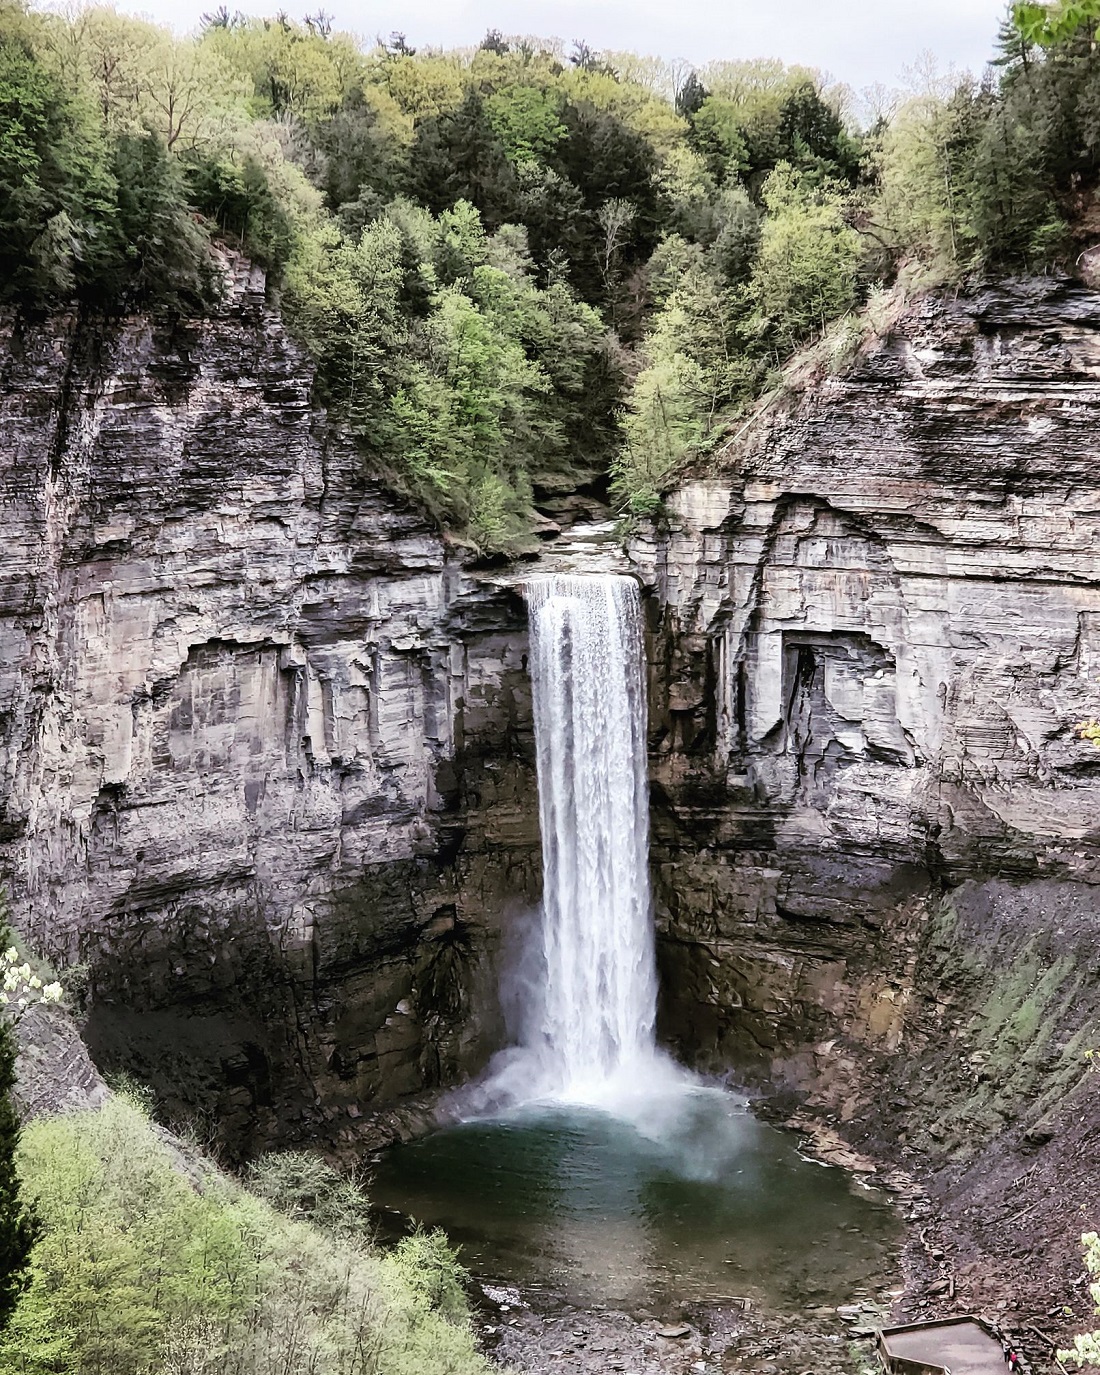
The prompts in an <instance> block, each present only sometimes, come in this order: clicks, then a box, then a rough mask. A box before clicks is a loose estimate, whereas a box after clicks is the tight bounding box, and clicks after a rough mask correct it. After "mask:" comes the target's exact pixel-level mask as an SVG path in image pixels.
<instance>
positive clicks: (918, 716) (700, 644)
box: [0, 264, 1100, 1298]
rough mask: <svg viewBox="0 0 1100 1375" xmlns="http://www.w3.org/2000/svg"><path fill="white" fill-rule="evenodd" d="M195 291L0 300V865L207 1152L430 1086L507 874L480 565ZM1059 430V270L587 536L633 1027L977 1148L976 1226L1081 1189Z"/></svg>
mask: <svg viewBox="0 0 1100 1375" xmlns="http://www.w3.org/2000/svg"><path fill="white" fill-rule="evenodd" d="M235 271H236V276H235V280H234V284H233V290H232V291H231V293H230V295H229V297H228V299H227V302H226V305H225V307H224V309H223V310H222V311H221V312H220V313H219V314H218V315H217V316H215V317H213V318H211V319H210V320H208V321H206V322H204V323H201V324H198V323H196V324H187V325H177V326H174V327H169V326H157V325H155V324H151V323H150V322H149V321H148V320H130V321H125V322H121V323H116V324H115V325H113V326H110V327H108V326H107V325H105V324H104V323H103V322H101V321H93V320H82V319H79V318H68V319H54V320H52V321H49V322H41V321H40V322H35V323H33V324H32V323H28V322H26V321H20V320H7V321H5V322H4V326H3V332H2V336H0V409H2V418H0V493H2V496H3V503H4V505H3V526H2V528H3V531H4V534H5V539H4V542H3V545H2V546H0V761H2V772H0V779H2V784H0V786H2V794H3V796H2V805H3V811H2V816H0V847H2V854H0V858H2V861H3V865H4V874H5V880H6V883H7V886H8V892H9V896H10V903H11V906H12V909H13V915H14V918H15V920H16V923H17V925H18V926H19V927H20V929H21V930H23V931H24V932H25V933H26V934H27V935H28V937H29V938H30V940H31V942H32V944H33V945H35V946H36V947H37V948H39V949H41V950H42V951H43V952H44V953H45V954H46V955H47V956H49V957H50V958H51V959H52V960H54V961H55V962H56V963H57V964H58V965H59V966H70V967H72V966H75V967H76V968H75V970H71V973H70V981H71V984H72V986H73V987H74V988H77V987H79V986H80V984H81V983H82V982H83V984H84V985H85V993H84V999H85V1004H86V1023H85V1032H86V1038H87V1040H88V1043H89V1045H90V1046H91V1049H92V1051H93V1054H94V1056H95V1058H96V1060H97V1062H98V1064H99V1065H100V1066H101V1067H102V1068H105V1069H108V1070H109V1069H112V1068H126V1069H129V1070H130V1071H131V1072H133V1073H134V1074H135V1075H136V1076H137V1077H138V1078H139V1079H141V1080H144V1081H146V1082H149V1083H151V1084H152V1085H153V1087H154V1089H155V1090H156V1092H157V1094H158V1096H159V1097H160V1099H161V1101H162V1103H163V1105H164V1107H165V1108H166V1109H167V1111H168V1113H169V1114H170V1115H171V1116H173V1117H176V1118H183V1117H188V1116H190V1117H193V1118H194V1117H198V1118H199V1120H200V1126H201V1123H202V1119H203V1117H204V1116H205V1115H209V1117H210V1120H211V1122H216V1123H217V1132H218V1134H219V1136H220V1139H221V1140H222V1142H223V1144H224V1145H226V1146H227V1148H228V1149H229V1151H230V1152H231V1153H232V1154H237V1155H243V1154H246V1153H248V1152H249V1151H252V1150H255V1149H258V1148H260V1147H262V1146H264V1145H267V1144H270V1143H272V1142H282V1143H287V1142H292V1141H295V1140H303V1141H305V1140H320V1139H324V1140H328V1141H336V1142H339V1141H340V1140H341V1139H343V1140H344V1141H345V1142H347V1143H348V1144H349V1146H350V1145H351V1144H352V1143H354V1142H357V1141H359V1140H360V1139H361V1130H362V1125H363V1120H364V1119H365V1118H366V1117H367V1116H368V1115H369V1114H371V1113H372V1112H374V1111H376V1110H378V1109H380V1108H385V1107H386V1106H387V1105H391V1104H395V1103H399V1102H400V1101H401V1100H402V1099H406V1098H408V1097H409V1096H410V1095H412V1096H415V1095H417V1094H418V1093H420V1092H421V1091H422V1090H425V1089H430V1088H433V1087H436V1086H438V1085H440V1084H445V1083H450V1082H454V1081H455V1080H457V1079H459V1078H461V1077H463V1076H464V1075H467V1074H469V1073H472V1072H475V1071H476V1070H477V1068H478V1067H479V1066H480V1065H481V1064H482V1063H483V1062H484V1060H485V1058H486V1057H487V1055H488V1054H489V1053H490V1052H491V1051H492V1050H493V1049H495V1048H496V1046H497V1045H498V1044H500V1042H501V1040H502V1037H503V1028H502V1022H501V1012H500V1009H499V1006H498V999H497V996H496V968H497V964H498V960H499V957H500V951H501V948H502V944H503V943H504V942H506V940H507V939H508V937H509V935H510V933H514V932H516V931H518V930H522V928H523V921H522V917H523V914H524V913H525V912H526V911H527V910H529V909H530V908H531V906H532V905H533V904H534V903H535V902H536V901H537V899H538V893H539V884H540V863H539V842H538V833H537V806H536V801H535V798H536V792H535V780H534V749H533V739H532V729H531V719H530V690H529V684H528V679H527V672H526V619H525V612H524V607H523V603H522V599H521V597H520V595H519V594H518V592H517V591H516V590H515V588H514V586H513V584H514V582H515V581H516V579H521V578H522V577H523V575H524V571H523V569H522V568H520V569H511V570H507V569H505V570H500V569H497V570H482V571H480V572H479V571H478V570H477V569H476V568H475V566H474V565H473V563H472V562H471V560H470V558H469V557H468V556H467V555H465V554H464V553H463V551H461V550H456V549H453V548H450V547H448V546H447V545H446V544H445V542H443V541H442V540H441V539H440V538H439V536H438V534H437V533H436V532H435V531H434V530H433V528H432V527H431V525H430V524H429V523H427V522H426V521H425V520H424V518H423V517H422V516H421V515H420V514H419V513H418V512H417V511H416V510H415V509H414V508H412V507H410V506H408V505H405V504H403V503H402V502H401V501H400V500H399V499H397V498H395V497H394V496H392V495H391V494H389V493H387V492H386V491H385V490H383V488H382V487H381V486H380V485H379V484H378V483H377V482H375V481H373V480H370V479H369V478H367V477H366V476H365V470H364V466H363V464H362V461H361V459H360V457H359V456H358V455H357V454H356V452H355V451H354V450H353V449H352V447H351V446H350V445H349V443H348V442H347V441H346V440H345V439H343V438H342V437H341V436H340V434H339V432H338V431H337V430H336V429H335V428H334V427H333V426H331V425H330V424H329V423H328V422H327V419H326V417H325V415H324V413H323V412H322V411H321V410H320V409H318V407H317V406H316V404H315V402H314V399H313V396H312V374H311V370H310V368H309V366H308V364H307V362H306V360H305V359H304V358H303V356H302V354H301V353H300V351H299V350H298V349H297V347H296V346H295V345H294V344H293V343H292V341H291V340H290V339H289V337H288V336H287V333H286V331H285V329H284V328H283V326H282V324H281V322H280V320H279V318H278V316H277V314H276V313H275V312H274V311H273V310H272V309H271V307H270V306H269V305H268V304H267V303H266V301H265V296H264V290H263V282H262V278H261V277H260V275H259V274H258V273H256V272H254V271H252V270H251V269H249V268H247V266H245V265H243V264H238V265H237V266H236V269H235ZM1098 414H1100V297H1098V296H1096V295H1095V294H1093V293H1090V292H1089V291H1086V290H1085V289H1084V288H1083V287H1080V286H1075V285H1071V284H1068V283H1064V282H1058V281H1054V280H1043V281H1040V282H1031V283H1024V284H1019V285H1015V286H1013V285H1008V286H1005V287H1002V288H998V289H997V290H989V291H985V292H982V293H979V294H977V295H974V296H972V297H969V298H966V297H961V298H959V299H957V300H952V299H945V298H939V297H937V298H929V299H926V300H925V301H923V302H920V303H918V304H916V305H915V306H913V307H912V308H910V309H909V311H908V312H907V313H906V314H904V315H902V316H901V318H899V319H898V320H897V321H896V322H895V324H894V325H893V326H892V327H891V329H890V330H889V331H888V332H886V333H885V334H884V336H883V337H882V338H880V339H877V340H874V341H872V342H870V343H868V344H867V345H866V346H865V347H864V349H863V350H862V351H861V353H860V354H859V356H858V357H857V358H856V359H855V361H854V363H853V364H852V365H851V366H850V367H849V368H847V369H846V370H845V371H844V373H843V374H842V375H838V376H832V377H825V378H823V379H818V380H816V381H814V382H812V384H810V385H808V386H806V387H805V388H804V389H803V390H802V391H800V392H798V393H794V394H790V395H788V396H787V397H786V398H785V399H782V400H779V401H776V402H773V403H772V404H771V405H770V406H769V407H767V408H766V409H765V410H764V412H763V414H762V415H760V416H758V417H757V418H756V419H755V421H754V422H753V423H752V425H750V426H749V427H747V428H746V430H745V431H744V432H743V433H742V434H741V435H740V436H739V437H738V438H737V439H736V440H735V441H734V442H732V443H731V444H730V446H729V447H728V449H727V450H726V451H725V453H724V455H723V456H722V461H721V464H720V466H719V468H718V470H717V471H716V472H714V473H712V474H711V475H709V476H707V477H705V478H700V479H698V480H693V481H688V482H685V483H684V484H683V485H682V486H681V487H680V488H679V489H678V490H677V491H676V492H674V493H673V494H672V495H671V496H670V498H669V501H668V503H667V513H666V515H665V517H663V518H662V520H661V521H660V522H658V523H657V524H656V525H655V526H654V527H653V528H652V529H650V530H647V531H645V532H643V533H641V534H639V535H638V536H637V537H636V538H635V540H634V542H633V544H632V546H631V549H630V557H631V559H632V560H633V567H634V569H635V571H636V572H637V573H638V575H639V577H640V578H641V580H642V582H643V584H644V585H645V587H646V589H647V590H648V593H649V595H648V596H647V598H646V603H647V612H648V617H649V636H650V685H649V686H650V706H651V762H652V827H653V850H652V860H653V872H654V877H655V887H656V895H657V915H658V930H659V943H660V961H661V966H662V985H663V990H662V1020H663V1034H664V1036H665V1037H666V1039H668V1040H669V1041H671V1042H672V1043H673V1044H674V1045H675V1046H676V1048H677V1049H678V1051H679V1053H681V1054H682V1055H684V1056H685V1058H688V1059H692V1060H696V1061H698V1062H701V1063H705V1064H709V1065H712V1066H716V1067H720V1068H722V1069H729V1068H731V1067H732V1069H733V1070H734V1072H735V1074H736V1076H737V1077H738V1078H740V1079H741V1080H743V1081H748V1082H754V1083H758V1084H761V1085H766V1086H767V1087H768V1088H769V1089H770V1090H772V1091H773V1092H776V1093H778V1094H779V1095H780V1096H781V1097H782V1095H787V1097H788V1100H789V1101H790V1103H791V1104H792V1106H793V1105H795V1104H798V1103H802V1104H805V1105H808V1107H809V1108H810V1110H811V1111H812V1112H814V1113H816V1114H817V1115H818V1116H819V1117H820V1116H833V1117H835V1118H836V1119H837V1121H838V1123H840V1124H841V1125H842V1127H843V1130H844V1131H845V1133H846V1134H847V1135H848V1137H849V1138H850V1139H852V1140H854V1141H855V1142H856V1143H857V1144H858V1143H860V1142H862V1143H865V1144H866V1146H867V1147H868V1148H869V1150H870V1152H871V1153H872V1154H877V1155H880V1156H881V1155H883V1154H885V1155H888V1156H890V1155H893V1156H896V1157H897V1158H898V1159H899V1160H901V1161H902V1162H904V1161H905V1160H906V1159H911V1160H929V1161H940V1162H947V1164H948V1166H949V1168H948V1169H947V1170H946V1171H945V1172H944V1173H943V1174H942V1187H943V1188H944V1189H945V1190H947V1191H950V1190H959V1191H961V1193H960V1197H965V1198H967V1199H971V1198H977V1197H978V1195H979V1194H980V1191H981V1188H982V1187H984V1186H985V1184H988V1181H989V1180H992V1179H995V1178H998V1179H999V1178H1000V1176H999V1175H998V1174H997V1171H996V1170H994V1169H992V1168H991V1167H990V1161H991V1159H992V1156H991V1154H990V1149H989V1148H988V1145H987V1143H989V1142H990V1141H992V1140H994V1139H996V1141H997V1142H998V1144H997V1146H996V1147H995V1151H999V1152H1001V1153H1002V1155H1003V1157H1004V1164H1005V1172H1006V1178H1008V1179H1009V1180H1015V1179H1016V1178H1017V1177H1020V1178H1024V1179H1025V1180H1026V1181H1030V1182H1028V1183H1026V1184H1025V1185H1024V1186H1023V1191H1022V1193H1014V1194H1013V1195H1012V1196H1011V1197H1010V1198H1008V1199H1007V1201H1006V1199H1003V1198H1001V1197H1000V1195H998V1197H997V1199H994V1200H993V1202H992V1203H991V1204H990V1212H991V1215H996V1216H1001V1215H1002V1213H1003V1215H1004V1216H1005V1217H1009V1216H1015V1214H1016V1213H1017V1212H1018V1211H1019V1209H1020V1208H1026V1207H1029V1206H1031V1202H1030V1196H1029V1195H1028V1192H1027V1191H1028V1190H1029V1189H1031V1188H1032V1187H1033V1186H1034V1187H1040V1186H1041V1181H1042V1179H1043V1177H1044V1171H1045V1170H1046V1171H1048V1173H1050V1172H1054V1173H1055V1174H1056V1175H1057V1178H1058V1180H1059V1181H1061V1182H1060V1183H1059V1185H1058V1187H1059V1188H1060V1189H1061V1191H1062V1193H1061V1195H1060V1196H1064V1198H1065V1199H1066V1200H1068V1201H1069V1203H1070V1204H1071V1205H1072V1204H1073V1203H1074V1201H1075V1197H1076V1195H1075V1193H1074V1191H1077V1192H1079V1193H1080V1200H1077V1201H1084V1202H1086V1203H1087V1201H1088V1199H1089V1197H1092V1196H1093V1195H1094V1194H1095V1192H1096V1190H1097V1189H1098V1188H1100V1180H1098V1179H1097V1178H1096V1175H1097V1170H1098V1168H1100V1167H1098V1166H1097V1165H1096V1164H1095V1163H1093V1164H1087V1165H1082V1166H1081V1167H1080V1168H1079V1169H1076V1168H1075V1170H1074V1171H1070V1172H1069V1173H1068V1174H1067V1172H1066V1170H1064V1169H1062V1168H1061V1166H1058V1165H1057V1160H1056V1157H1055V1156H1054V1155H1049V1153H1048V1154H1047V1155H1043V1154H1042V1145H1043V1142H1044V1141H1047V1142H1049V1141H1050V1140H1052V1139H1056V1140H1057V1141H1061V1142H1062V1143H1063V1144H1064V1145H1065V1148H1066V1150H1067V1151H1069V1152H1070V1154H1071V1155H1073V1153H1074V1152H1076V1155H1075V1156H1074V1158H1075V1159H1076V1158H1078V1157H1079V1158H1080V1160H1082V1161H1086V1162H1088V1161H1092V1162H1095V1161H1100V1141H1098V1140H1097V1131H1100V1127H1095V1126H1093V1123H1094V1122H1098V1121H1100V1114H1097V1113H1096V1112H1095V1110H1094V1109H1095V1103H1094V1101H1093V1098H1094V1097H1095V1094H1096V1084H1097V1082H1098V1077H1097V1076H1095V1075H1089V1074H1088V1063H1089V1062H1088V1060H1087V1059H1086V1052H1087V1051H1088V1050H1090V1049H1093V1048H1095V1047H1097V1046H1100V1017H1098V1013H1097V1005H1098V1003H1100V998H1098V996H1097V994H1098V988H1097V983H1098V978H1100V975H1098V970H1100V921H1098V919H1097V917H1096V907H1097V904H1096V894H1097V886H1096V885H1097V883H1098V882H1100V848H1098V844H1097V838H1098V836H1100V751H1097V750H1096V749H1095V748H1094V747H1093V746H1092V745H1090V744H1089V743H1087V742H1086V741H1083V740H1082V739H1081V738H1080V736H1079V733H1078V729H1077V727H1078V724H1079V722H1080V721H1082V720H1083V719H1086V718H1089V717H1092V716H1095V715H1098V714H1100V684H1098V678H1097V675H1098V674H1100V560H1098V558H1097V555H1096V549H1097V536H1098V533H1100V478H1098V476H1097V464H1096V450H1097V446H1096V439H1095V435H1096V433H1097V427H1096V421H1097V416H1098ZM563 543H568V539H567V538H566V539H563V540H559V541H556V542H552V543H550V544H549V545H548V546H547V553H546V554H545V555H544V562H545V563H546V564H547V566H559V567H561V566H569V565H568V560H567V558H565V561H564V562H563V558H564V556H563V555H562V554H561V552H560V549H559V546H560V545H561V544H563ZM584 557H585V558H586V559H587V560H588V564H587V565H585V566H593V564H592V562H591V561H592V560H593V559H596V560H597V561H598V560H599V559H600V558H602V557H604V555H603V553H602V552H601V550H600V548H599V547H598V546H597V547H596V548H595V549H593V548H592V547H588V548H587V550H586V552H585V555H584ZM620 566H621V565H620ZM1090 1095H1092V1097H1090ZM1082 1105H1084V1106H1082ZM979 1148H982V1155H981V1159H982V1166H981V1168H980V1169H979V1167H977V1166H976V1165H974V1164H972V1162H973V1161H974V1160H975V1159H976V1158H977V1156H978V1153H979ZM1034 1151H1039V1152H1040V1154H1039V1155H1034V1156H1033V1155H1031V1154H1029V1152H1034ZM1047 1159H1049V1160H1050V1161H1051V1162H1052V1163H1051V1164H1050V1166H1049V1169H1048V1166H1047V1165H1040V1162H1041V1161H1045V1160H1047ZM1052 1177H1054V1175H1052ZM983 1181H984V1183H983ZM989 1187H992V1185H990V1186H989ZM997 1187H998V1188H1000V1187H1001V1186H1000V1185H999V1184H998V1186H997ZM1005 1187H1006V1188H1007V1187H1008V1186H1007V1185H1006V1186H1005ZM1090 1189H1092V1190H1093V1194H1092V1195H1090V1194H1089V1192H1088V1191H1089V1190H1090ZM1002 1204H1004V1207H1003V1208H1002V1206H1001V1205H1002ZM967 1206H970V1205H969V1204H967ZM1067 1216H1068V1214H1067ZM1074 1225H1075V1224H1074V1223H1073V1222H1072V1221H1071V1222H1070V1223H1069V1224H1066V1225H1064V1226H1063V1227H1062V1233H1063V1241H1064V1243H1065V1246H1064V1252H1063V1253H1062V1254H1064V1257H1065V1264H1066V1266H1069V1265H1070V1264H1071V1263H1076V1258H1075V1257H1071V1251H1072V1238H1073V1230H1074ZM1002 1244H1004V1243H1003V1239H1000V1240H998V1239H997V1238H994V1239H993V1240H992V1241H990V1243H989V1247H988V1248H987V1249H993V1250H996V1249H997V1247H999V1246H1002ZM1007 1244H1008V1245H1010V1246H1013V1247H1016V1248H1017V1251H1018V1250H1019V1247H1020V1245H1021V1243H1020V1240H1019V1238H1010V1240H1009V1241H1008V1243H1007ZM974 1297H975V1298H977V1297H980V1296H979V1295H975V1296H974Z"/></svg>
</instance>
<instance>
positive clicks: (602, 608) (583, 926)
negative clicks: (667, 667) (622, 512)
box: [524, 574, 657, 1099]
mask: <svg viewBox="0 0 1100 1375" xmlns="http://www.w3.org/2000/svg"><path fill="white" fill-rule="evenodd" d="M527 604H528V609H529V613H530V626H531V657H530V667H531V682H532V688H533V695H534V712H535V742H536V747H537V753H538V792H539V820H540V826H541V831H542V850H543V901H542V913H541V923H540V930H539V941H540V950H539V955H540V959H539V961H538V973H537V977H536V980H535V987H534V990H533V992H534V997H533V1005H532V1006H531V1007H530V1008H529V1010H528V1027H527V1032H526V1035H525V1038H524V1039H525V1041H526V1046H525V1048H524V1049H525V1051H526V1058H527V1060H528V1073H529V1074H530V1075H531V1079H532V1083H531V1087H532V1088H533V1089H535V1090H536V1091H537V1092H539V1093H540V1094H542V1095H544V1096H545V1095H547V1094H549V1095H553V1096H558V1097H564V1098H580V1099H591V1098H593V1097H597V1098H599V1097H602V1096H603V1093H604V1091H605V1090H606V1089H607V1087H608V1085H609V1084H610V1083H611V1082H612V1081H614V1080H615V1079H616V1078H620V1079H621V1078H622V1077H623V1076H624V1075H627V1076H629V1075H630V1074H631V1072H632V1071H633V1070H640V1071H642V1072H643V1073H644V1072H645V1071H646V1070H647V1069H649V1068H650V1067H651V1066H654V1065H655V1064H656V1052H655V1049H654V1019H655V1013H656V999H657V979H656V970H655V962H654V933H653V916H652V905H651V899H650V891H649V796H648V783H647V777H646V697H645V673H644V664H645V655H644V645H643V640H642V622H641V601H640V597H639V594H638V587H637V584H636V583H635V582H634V580H633V579H632V578H626V577H615V576H611V575H604V576H583V577H571V576H565V575H557V574H555V575H550V576H545V577H538V578H533V579H532V580H531V581H530V582H529V583H528V584H527Z"/></svg>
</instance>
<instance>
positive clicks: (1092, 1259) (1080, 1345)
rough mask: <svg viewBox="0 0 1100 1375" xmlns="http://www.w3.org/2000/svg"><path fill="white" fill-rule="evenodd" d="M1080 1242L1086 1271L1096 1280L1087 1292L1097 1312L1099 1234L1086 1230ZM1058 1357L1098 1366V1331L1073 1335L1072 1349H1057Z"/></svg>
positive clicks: (1099, 1300)
mask: <svg viewBox="0 0 1100 1375" xmlns="http://www.w3.org/2000/svg"><path fill="white" fill-rule="evenodd" d="M1081 1243H1082V1245H1083V1246H1084V1248H1085V1265H1086V1267H1087V1268H1088V1272H1089V1274H1090V1275H1092V1277H1093V1278H1094V1279H1095V1280H1097V1281H1098V1282H1097V1283H1096V1284H1092V1285H1090V1286H1089V1293H1090V1294H1091V1295H1092V1300H1093V1302H1094V1303H1095V1304H1096V1309H1097V1312H1100V1236H1098V1235H1097V1234H1096V1233H1095V1232H1086V1233H1085V1235H1084V1236H1083V1237H1082V1238H1081ZM1058 1359H1059V1360H1061V1361H1076V1362H1077V1364H1078V1365H1079V1366H1086V1365H1087V1366H1100V1332H1083V1333H1082V1334H1081V1335H1080V1336H1079V1337H1075V1338H1074V1342H1073V1349H1072V1350H1071V1351H1059V1353H1058Z"/></svg>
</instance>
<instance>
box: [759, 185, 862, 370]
mask: <svg viewBox="0 0 1100 1375" xmlns="http://www.w3.org/2000/svg"><path fill="white" fill-rule="evenodd" d="M764 204H765V206H766V208H767V211H768V215H767V218H766V219H765V221H764V226H763V230H762V232H761V238H760V252H759V255H758V257H757V259H756V265H755V267H754V269H753V274H752V279H751V283H750V290H751V292H752V295H753V297H754V298H755V300H756V303H757V306H758V309H759V311H760V313H761V315H762V317H763V319H764V321H765V322H766V328H767V331H768V334H769V337H770V338H771V339H772V341H773V343H774V347H775V349H776V353H777V355H778V357H779V358H782V357H783V356H785V355H786V354H788V353H790V352H791V350H792V349H795V348H797V347H798V345H799V344H801V343H803V342H804V341H805V340H806V339H808V338H809V337H810V336H811V335H812V334H814V333H817V332H818V331H821V330H823V329H824V328H825V326H826V325H827V324H828V323H829V321H830V320H833V319H835V318H836V317H837V316H838V315H843V314H844V313H845V312H846V311H848V310H851V309H852V307H853V306H854V305H855V304H856V300H857V279H858V274H859V265H860V260H861V258H862V254H863V245H862V242H861V240H860V236H859V235H858V234H857V233H856V231H855V230H854V229H852V228H851V227H850V226H849V225H848V224H847V222H846V220H845V216H844V210H845V199H844V193H843V192H842V191H841V190H840V189H839V188H836V187H835V186H833V187H830V186H814V185H813V184H812V183H811V182H809V181H808V180H807V179H806V178H805V176H804V174H802V173H800V172H797V171H795V170H794V168H792V167H790V166H788V165H787V164H785V163H780V165H779V166H778V167H777V168H776V169H775V171H774V172H773V173H772V174H771V176H770V177H769V178H768V181H767V182H766V183H765V187H764Z"/></svg>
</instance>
